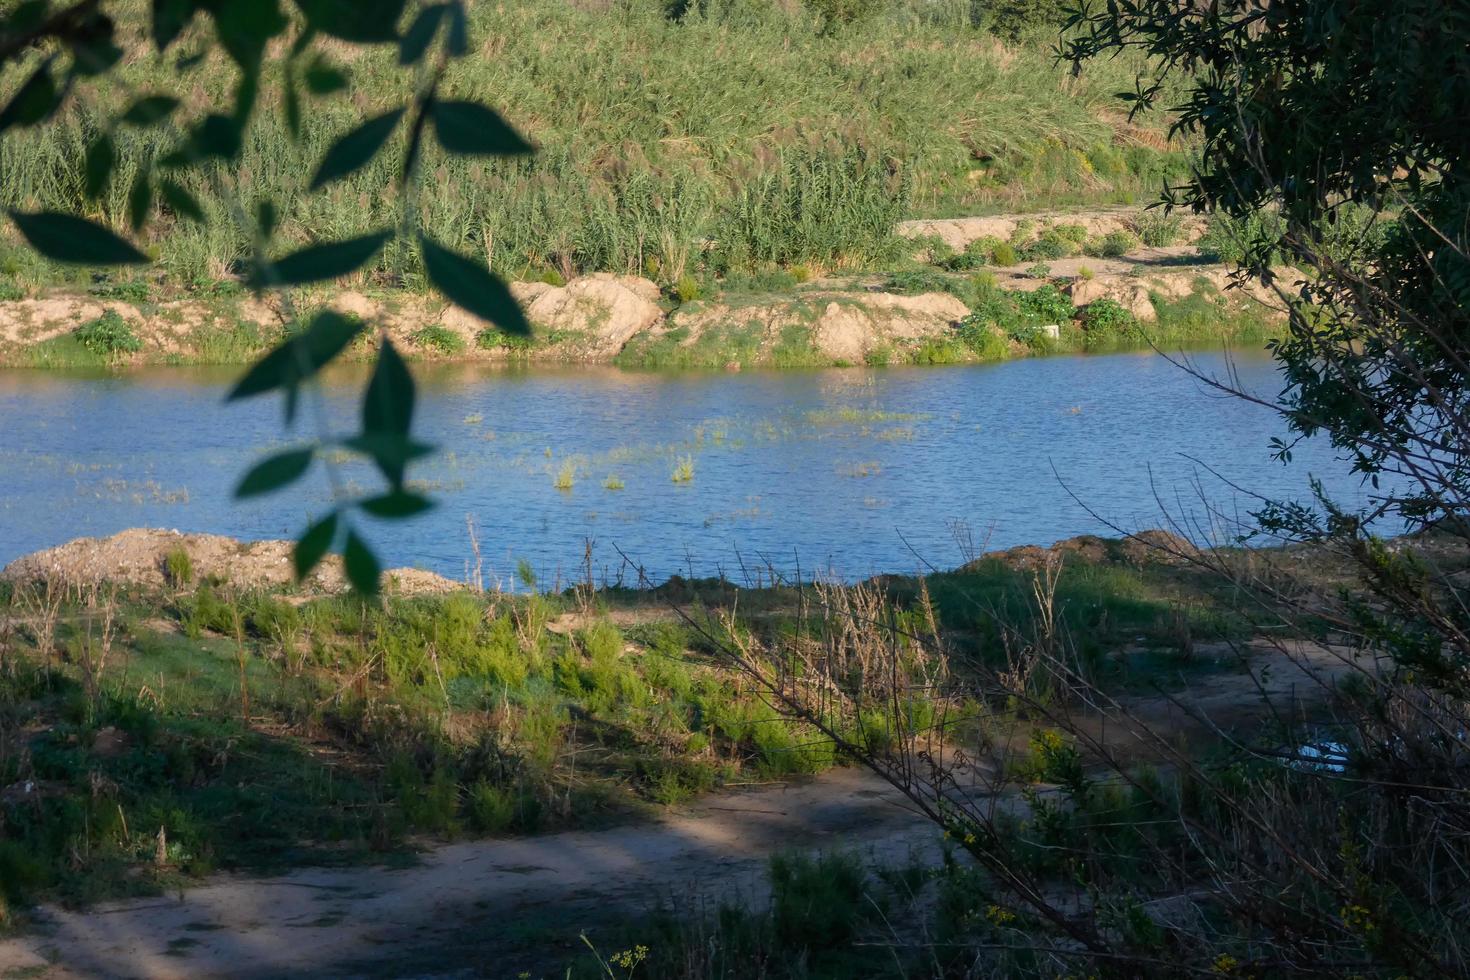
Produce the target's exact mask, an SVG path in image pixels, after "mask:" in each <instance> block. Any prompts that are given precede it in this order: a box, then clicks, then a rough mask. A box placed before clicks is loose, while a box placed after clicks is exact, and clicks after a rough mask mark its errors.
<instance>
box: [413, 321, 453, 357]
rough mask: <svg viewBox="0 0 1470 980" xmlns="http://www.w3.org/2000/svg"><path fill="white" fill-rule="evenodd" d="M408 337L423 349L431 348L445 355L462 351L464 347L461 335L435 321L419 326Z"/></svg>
mask: <svg viewBox="0 0 1470 980" xmlns="http://www.w3.org/2000/svg"><path fill="white" fill-rule="evenodd" d="M409 339H410V340H412V341H413V342H414V343H415V344H417V345H418V346H419V347H422V348H424V349H425V350H431V351H434V352H436V353H438V354H443V355H446V356H447V355H451V354H460V353H463V351H464V349H465V342H464V338H463V337H461V336H460V335H459V334H457V333H455V332H454V331H453V330H450V329H449V328H448V327H444V326H440V325H439V324H437V323H431V324H429V325H428V326H426V327H420V328H419V329H418V330H415V331H414V332H413V333H412V334H410V335H409Z"/></svg>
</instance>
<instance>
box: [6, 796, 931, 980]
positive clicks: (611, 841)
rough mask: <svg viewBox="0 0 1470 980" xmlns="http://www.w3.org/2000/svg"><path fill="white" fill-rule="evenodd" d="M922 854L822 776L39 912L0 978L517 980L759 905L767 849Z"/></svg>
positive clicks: (921, 836) (878, 813)
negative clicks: (393, 855)
mask: <svg viewBox="0 0 1470 980" xmlns="http://www.w3.org/2000/svg"><path fill="white" fill-rule="evenodd" d="M938 839H939V835H938V833H937V832H936V831H935V829H934V827H933V825H932V824H929V823H928V822H926V821H924V820H923V819H922V818H919V817H917V816H915V815H914V814H913V813H911V812H910V811H908V810H907V809H905V808H904V804H903V801H902V799H901V797H899V795H898V794H897V793H896V792H895V791H894V790H892V789H891V788H890V787H888V786H887V784H885V783H883V782H881V781H879V780H878V779H877V778H876V777H874V776H872V775H870V774H869V773H867V772H866V771H859V770H856V769H844V770H835V771H833V772H830V773H828V774H826V775H823V776H821V777H819V778H816V779H813V780H810V781H808V782H804V783H799V784H786V785H781V786H774V787H761V788H758V789H755V790H752V791H750V792H746V793H741V794H736V795H721V796H717V797H713V798H710V799H707V800H705V801H703V802H701V803H699V804H697V805H695V806H692V807H689V808H687V809H684V810H681V811H678V812H670V813H668V814H667V815H665V816H663V817H661V818H659V819H658V820H656V821H653V822H650V823H644V824H639V825H636V826H627V827H619V828H614V829H611V830H604V831H597V832H582V831H578V832H571V833H561V834H549V835H545V836H541V837H529V838H520V839H514V840H490V841H475V842H471V843H463V844H450V845H447V846H443V847H438V848H436V849H433V850H430V851H428V852H426V853H425V854H423V855H422V858H421V860H420V861H419V862H418V863H417V864H416V865H414V866H412V867H408V868H387V869H385V868H381V867H353V868H338V869H303V870H300V871H296V872H293V873H291V874H287V875H283V876H280V877H273V878H246V877H243V876H223V875H222V876H217V877H215V878H213V879H211V880H210V882H209V883H207V884H205V885H202V886H200V887H197V888H192V889H190V890H188V891H186V892H184V893H182V894H181V895H171V896H168V897H163V898H154V899H147V900H134V901H128V902H118V903H109V904H102V905H98V906H95V907H93V908H91V909H88V910H86V911H82V912H73V911H66V910H62V909H57V908H47V909H44V910H41V913H40V917H39V918H40V921H39V923H38V925H37V927H36V929H35V930H34V931H33V932H32V933H31V934H29V935H26V936H23V937H19V938H13V939H10V940H7V941H5V942H3V943H0V975H5V976H10V975H12V974H13V973H17V972H22V971H25V975H27V976H33V977H41V978H47V980H60V978H72V977H148V978H156V980H174V978H178V980H184V978H195V977H280V976H306V975H310V976H333V977H338V976H405V975H413V976H461V975H464V976H470V975H473V976H482V975H484V976H508V977H509V976H515V975H516V973H517V972H518V971H519V970H520V969H525V968H531V969H534V966H533V965H532V962H533V961H530V960H527V961H526V962H525V963H524V964H522V963H521V962H519V961H517V959H516V957H517V953H516V951H515V950H516V947H517V946H518V945H520V944H521V943H522V942H523V941H524V939H525V937H527V936H528V935H534V934H537V933H540V938H539V939H537V940H536V944H537V945H539V946H540V948H541V949H542V950H545V949H546V948H548V946H549V947H551V948H553V949H555V948H556V947H562V948H561V949H560V950H558V951H559V952H563V953H565V954H566V958H567V959H570V958H571V957H572V956H574V955H576V952H577V950H578V949H581V948H582V947H581V944H580V941H579V939H578V936H579V933H580V932H581V931H583V930H584V929H586V930H593V929H595V927H596V925H597V924H598V923H599V922H602V921H606V920H607V919H608V918H609V917H610V916H614V915H615V916H617V917H618V918H620V919H622V920H623V921H627V920H628V919H629V918H630V917H636V916H637V915H638V914H639V912H640V911H643V910H649V909H653V908H657V907H658V906H659V905H661V904H663V905H666V906H670V907H674V908H682V909H689V908H692V907H693V904H694V903H698V902H705V903H711V904H712V905H714V906H717V905H718V903H719V901H720V900H721V899H734V898H740V899H742V900H746V901H751V900H754V901H757V902H759V901H760V900H761V899H762V898H763V895H764V882H765V874H766V867H767V861H768V859H769V857H770V855H771V854H773V853H775V852H777V851H779V850H781V849H783V848H806V849H815V850H832V849H842V850H850V851H856V852H859V853H866V852H871V853H872V854H874V855H880V856H881V857H882V859H883V860H884V861H885V862H887V863H901V862H903V861H904V860H905V859H906V858H907V857H908V856H909V855H910V854H913V855H914V856H915V857H917V858H921V859H925V860H932V859H933V857H934V856H935V854H937V851H938ZM634 921H636V918H634ZM511 965H514V967H515V968H514V969H510V970H509V972H505V970H506V968H507V967H509V966H511ZM536 975H539V973H537V974H536Z"/></svg>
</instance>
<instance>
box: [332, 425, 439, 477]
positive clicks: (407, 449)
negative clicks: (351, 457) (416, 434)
mask: <svg viewBox="0 0 1470 980" xmlns="http://www.w3.org/2000/svg"><path fill="white" fill-rule="evenodd" d="M341 445H342V448H344V449H350V450H352V451H353V452H356V453H362V454H363V455H364V456H369V457H371V458H372V460H373V462H375V463H377V464H378V468H379V469H383V468H384V467H389V466H391V467H397V468H399V469H403V468H405V467H407V466H408V464H409V463H412V462H413V461H414V460H416V459H422V458H423V457H425V456H428V455H429V454H430V453H432V452H433V451H434V447H433V446H431V445H429V444H428V443H424V442H415V441H414V440H413V439H411V438H409V437H408V436H406V435H403V434H401V433H376V434H374V435H360V436H353V437H352V438H351V439H344V440H342V443H341Z"/></svg>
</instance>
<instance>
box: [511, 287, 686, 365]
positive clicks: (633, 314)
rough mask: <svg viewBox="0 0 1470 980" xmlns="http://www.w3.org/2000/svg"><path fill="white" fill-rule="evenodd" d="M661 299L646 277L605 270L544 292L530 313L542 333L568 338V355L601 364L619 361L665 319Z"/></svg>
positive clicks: (530, 305) (531, 304) (529, 306)
mask: <svg viewBox="0 0 1470 980" xmlns="http://www.w3.org/2000/svg"><path fill="white" fill-rule="evenodd" d="M657 297H658V287H657V286H656V285H654V284H653V283H651V282H649V281H648V280H646V279H639V278H637V277H635V276H614V275H611V274H609V273H604V272H599V273H596V274H595V275H590V276H584V277H582V278H581V279H574V280H572V281H571V282H570V283H568V284H567V285H565V286H551V287H548V288H547V289H545V290H541V291H540V292H539V293H538V294H537V295H536V296H535V298H534V299H532V300H531V301H530V302H529V303H528V304H527V305H526V315H527V316H528V317H529V318H530V320H531V322H532V323H533V324H535V325H536V326H537V327H538V328H540V329H542V330H545V331H548V332H554V333H558V334H564V335H568V337H567V339H566V340H565V341H563V342H562V344H561V346H562V347H563V350H564V352H566V353H571V354H574V355H576V356H579V357H583V358H586V359H589V360H600V359H606V358H611V357H616V356H617V354H618V352H619V351H621V350H622V349H623V347H625V346H626V345H627V343H628V341H629V340H632V339H633V337H635V336H636V335H638V334H639V333H642V332H643V331H644V330H647V329H648V328H649V327H651V326H653V325H654V324H655V323H657V322H658V321H659V320H660V319H662V318H663V310H662V309H660V308H659V306H658V304H657V303H656V302H655V300H656V299H657Z"/></svg>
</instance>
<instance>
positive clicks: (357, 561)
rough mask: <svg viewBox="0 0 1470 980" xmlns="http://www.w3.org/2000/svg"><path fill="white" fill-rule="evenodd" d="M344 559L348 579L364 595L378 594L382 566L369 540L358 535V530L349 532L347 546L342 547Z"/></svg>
mask: <svg viewBox="0 0 1470 980" xmlns="http://www.w3.org/2000/svg"><path fill="white" fill-rule="evenodd" d="M342 561H343V563H344V564H345V565H346V566H347V581H349V582H351V583H352V587H353V588H354V589H356V590H357V591H358V592H359V593H361V594H362V595H377V594H378V577H379V576H380V575H381V574H382V572H383V569H382V566H381V565H379V564H378V556H377V555H375V554H373V552H372V549H371V548H369V547H368V546H367V542H365V541H363V539H362V538H360V537H358V536H357V532H356V531H348V532H347V546H346V547H345V548H343V549H342Z"/></svg>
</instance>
